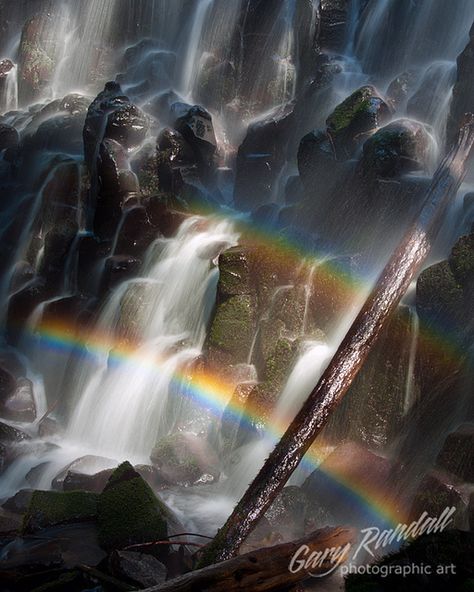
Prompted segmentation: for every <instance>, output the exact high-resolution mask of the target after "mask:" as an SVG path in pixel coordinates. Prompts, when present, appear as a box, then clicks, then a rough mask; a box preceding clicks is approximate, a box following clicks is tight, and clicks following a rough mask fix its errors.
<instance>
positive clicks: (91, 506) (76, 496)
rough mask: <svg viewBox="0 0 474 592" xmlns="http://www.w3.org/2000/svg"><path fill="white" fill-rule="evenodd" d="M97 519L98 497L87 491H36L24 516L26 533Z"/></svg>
mask: <svg viewBox="0 0 474 592" xmlns="http://www.w3.org/2000/svg"><path fill="white" fill-rule="evenodd" d="M96 518H97V495H96V494H94V493H90V492H86V491H68V492H59V491H39V490H38V491H35V492H34V493H33V495H32V497H31V501H30V503H29V506H28V509H27V511H26V513H25V516H24V521H23V530H24V532H26V533H28V532H36V531H38V530H41V529H43V528H48V527H50V526H56V525H58V524H68V523H72V522H85V521H90V520H95V519H96Z"/></svg>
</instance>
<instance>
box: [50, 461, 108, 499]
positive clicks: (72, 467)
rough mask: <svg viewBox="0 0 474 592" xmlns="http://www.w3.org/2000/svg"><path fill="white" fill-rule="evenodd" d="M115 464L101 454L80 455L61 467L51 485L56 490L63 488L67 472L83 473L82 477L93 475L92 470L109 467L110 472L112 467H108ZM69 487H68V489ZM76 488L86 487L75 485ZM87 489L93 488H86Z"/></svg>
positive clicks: (101, 469)
mask: <svg viewBox="0 0 474 592" xmlns="http://www.w3.org/2000/svg"><path fill="white" fill-rule="evenodd" d="M115 464H116V462H115V461H114V460H112V459H110V458H105V457H102V456H94V455H92V454H87V455H85V456H81V457H80V458H77V459H76V460H73V461H72V462H71V463H69V464H68V465H66V466H65V467H64V468H63V469H61V470H60V471H59V472H58V473H57V475H56V476H55V477H54V478H53V480H52V482H51V486H52V488H53V489H56V490H61V489H63V486H64V483H65V481H66V478H67V477H68V475H69V473H72V474H74V475H84V477H95V476H96V475H95V474H94V472H96V471H103V470H104V469H110V473H112V469H111V468H110V467H113V466H114V465H115ZM109 476H110V475H109ZM104 485H105V483H104ZM64 489H65V488H64ZM70 489H71V488H70V487H69V490H70ZM76 489H86V488H82V487H77V488H76ZM87 491H93V490H89V489H87Z"/></svg>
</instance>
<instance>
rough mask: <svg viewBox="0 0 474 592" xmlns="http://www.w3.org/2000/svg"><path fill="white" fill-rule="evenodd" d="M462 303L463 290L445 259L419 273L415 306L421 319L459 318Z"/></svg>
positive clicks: (447, 320)
mask: <svg viewBox="0 0 474 592" xmlns="http://www.w3.org/2000/svg"><path fill="white" fill-rule="evenodd" d="M462 304H463V290H462V288H461V286H460V285H459V283H458V282H457V281H456V278H455V276H454V274H453V271H452V269H451V267H450V265H449V263H448V262H447V261H441V262H439V263H436V264H435V265H432V266H431V267H428V268H427V269H425V270H424V271H423V272H422V273H421V274H420V277H419V278H418V282H417V284H416V307H417V310H418V314H419V315H420V318H421V319H423V320H426V321H428V322H430V321H431V322H432V321H433V320H437V319H441V320H443V319H444V320H446V322H452V321H454V320H455V319H457V318H459V316H460V312H461V311H462Z"/></svg>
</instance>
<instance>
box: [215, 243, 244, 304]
mask: <svg viewBox="0 0 474 592" xmlns="http://www.w3.org/2000/svg"><path fill="white" fill-rule="evenodd" d="M219 271H220V275H219V287H218V290H219V298H220V299H225V298H226V297H230V296H238V295H241V296H243V295H245V294H250V292H251V291H252V284H251V277H250V261H249V250H248V248H246V247H242V246H238V247H232V248H230V249H227V250H226V251H224V252H223V253H222V254H221V255H220V257H219Z"/></svg>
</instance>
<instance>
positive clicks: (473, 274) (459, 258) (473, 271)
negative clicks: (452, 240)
mask: <svg viewBox="0 0 474 592" xmlns="http://www.w3.org/2000/svg"><path fill="white" fill-rule="evenodd" d="M449 266H450V268H451V271H452V272H453V275H454V277H455V279H456V281H457V282H458V283H459V284H460V285H461V286H462V287H463V289H464V290H467V291H468V292H469V293H470V292H471V291H472V289H473V288H474V234H468V235H466V236H461V237H460V238H459V239H458V241H457V242H456V244H455V245H454V247H453V250H452V251H451V255H450V257H449Z"/></svg>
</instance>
